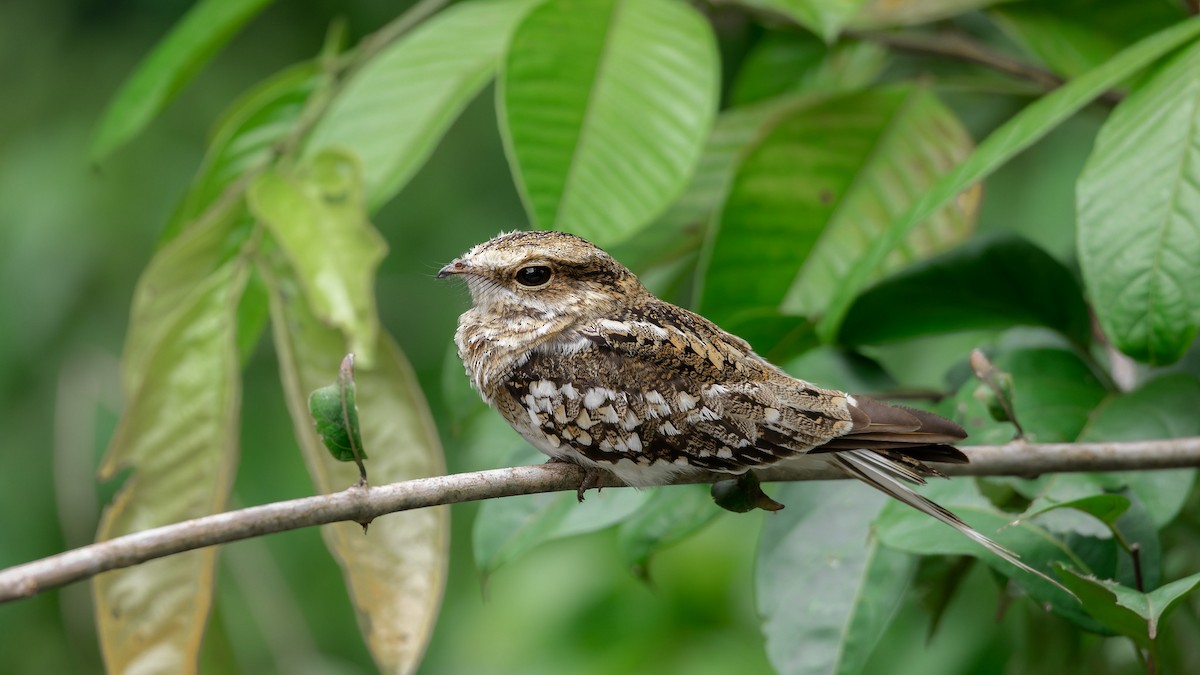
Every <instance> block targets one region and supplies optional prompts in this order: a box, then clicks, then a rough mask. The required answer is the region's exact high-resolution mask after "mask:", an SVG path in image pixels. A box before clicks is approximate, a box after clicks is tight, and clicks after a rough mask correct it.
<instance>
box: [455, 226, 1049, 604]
mask: <svg viewBox="0 0 1200 675" xmlns="http://www.w3.org/2000/svg"><path fill="white" fill-rule="evenodd" d="M437 276H438V278H444V277H448V276H461V277H462V278H463V279H465V280H466V282H467V285H468V287H469V288H470V291H471V297H472V300H473V302H474V306H473V307H472V308H471V309H469V310H468V311H467V312H465V313H464V314H463V315H462V316H461V317H460V318H459V322H458V331H457V332H456V333H455V336H454V340H455V343H456V344H457V346H458V354H459V357H460V358H462V361H463V363H464V365H465V366H466V369H467V374H468V375H469V376H470V378H471V383H472V385H473V386H474V387H475V389H476V390H478V391H479V393H480V395H481V396H482V397H483V399H484V400H485V401H486V402H487V403H488V404H489V405H491V406H492V407H493V408H495V409H496V410H497V411H499V412H500V414H501V415H503V416H504V418H505V419H506V420H508V422H509V423H510V424H511V425H512V426H513V427H514V428H515V429H516V430H517V431H518V432H520V434H521V435H522V436H524V437H525V438H526V439H527V440H528V441H529V442H530V443H532V444H533V445H534V446H536V447H537V448H538V449H539V450H541V451H542V452H544V453H546V454H547V455H550V456H551V457H552V458H556V459H559V460H564V461H570V462H574V463H576V464H579V465H581V466H582V467H583V468H584V469H585V471H586V472H587V476H588V477H587V478H585V480H584V483H583V484H582V485H581V486H580V488H579V497H580V499H582V498H583V492H584V490H586V489H587V488H588V487H592V486H594V485H595V479H596V477H597V475H598V471H597V470H604V471H609V472H612V473H613V474H616V476H617V477H618V478H620V479H621V480H622V481H624V482H625V483H626V484H628V485H633V486H638V485H655V484H661V483H664V482H669V481H670V479H671V478H673V477H676V476H678V475H680V474H684V473H687V472H695V471H702V470H703V471H715V472H722V473H729V474H743V473H745V472H746V471H748V470H750V469H754V468H758V467H764V466H767V465H770V464H775V463H777V462H782V461H785V460H796V459H797V458H799V459H800V460H801V461H810V462H826V463H829V464H832V465H834V466H836V467H838V468H839V469H841V470H843V471H845V472H846V473H847V474H849V475H850V476H852V477H854V478H857V479H859V480H861V481H863V482H865V483H867V484H868V485H870V486H872V487H874V488H876V489H878V490H881V491H882V492H884V493H886V494H888V495H890V496H891V497H894V498H896V499H898V500H900V501H902V502H904V503H905V504H908V505H910V506H912V507H914V508H916V509H918V510H920V511H922V512H924V513H926V514H929V515H931V516H933V517H934V518H937V519H938V520H941V521H942V522H944V523H947V524H949V525H950V526H951V527H954V528H955V529H957V530H959V531H960V532H962V533H964V534H965V535H967V536H968V537H970V538H971V539H974V540H975V541H977V542H979V543H980V544H982V545H983V546H985V547H987V548H988V549H990V550H992V551H993V552H995V553H997V554H999V555H1000V556H1002V557H1003V558H1005V559H1007V560H1009V561H1010V562H1012V563H1013V564H1016V565H1018V566H1020V567H1022V568H1023V569H1026V570H1028V571H1031V572H1034V573H1035V574H1037V575H1038V576H1040V577H1042V578H1046V577H1045V575H1043V574H1042V573H1040V572H1038V571H1036V570H1033V569H1031V568H1029V567H1028V566H1026V565H1025V564H1023V563H1021V562H1020V561H1019V560H1017V559H1016V556H1015V554H1013V553H1012V552H1011V551H1009V550H1007V549H1005V548H1004V547H1002V546H1000V545H999V544H997V543H995V542H993V541H992V540H991V539H988V538H987V537H985V536H984V535H982V534H980V533H978V532H976V531H975V530H974V529H972V528H971V527H970V526H969V525H967V524H966V523H964V522H963V521H961V520H959V519H958V518H957V517H956V516H955V515H954V514H952V513H950V512H949V511H947V510H946V509H944V508H942V507H941V506H938V505H937V504H935V503H934V502H932V501H930V500H929V499H926V498H925V497H923V496H921V495H919V494H917V493H916V492H914V491H913V490H912V489H911V488H910V487H909V485H908V484H920V483H923V482H924V477H926V476H930V475H936V474H937V472H936V471H935V470H933V469H932V468H930V467H928V466H927V465H926V464H925V463H924V462H925V461H937V462H954V463H962V462H966V461H967V457H966V456H965V455H964V454H963V453H961V452H960V451H958V450H957V449H956V448H954V447H953V446H952V445H951V444H952V443H955V442H956V441H960V440H962V439H963V438H965V437H966V432H964V431H963V429H962V428H961V427H959V426H958V425H957V424H955V423H953V422H951V421H949V420H946V419H943V418H941V417H939V416H937V415H934V414H931V413H927V412H924V411H920V410H912V409H908V408H899V407H893V406H889V405H886V404H883V403H879V402H877V401H874V400H871V399H868V398H864V397H861V396H853V395H851V394H847V393H844V392H841V391H835V390H832V389H823V388H820V387H818V386H816V385H814V384H811V383H809V382H805V381H804V380H800V379H796V378H794V377H792V376H790V375H788V374H787V373H785V372H783V371H782V370H780V369H779V368H777V367H775V366H774V365H772V364H770V363H768V362H767V361H766V360H764V359H763V358H762V357H760V356H758V355H757V354H755V353H754V351H753V350H752V349H751V348H750V345H749V344H747V343H746V342H745V341H744V340H742V339H741V338H738V337H735V336H733V335H730V334H729V333H726V332H725V331H723V330H721V329H720V328H718V327H717V326H716V325H715V324H713V323H712V322H710V321H709V320H707V319H705V318H704V317H702V316H699V315H697V314H695V313H693V312H690V311H688V310H686V309H682V308H680V307H676V306H675V305H672V304H670V303H667V302H664V301H662V300H660V299H658V298H657V297H655V296H654V295H653V294H651V293H650V292H649V291H648V290H646V289H645V287H643V286H642V284H641V283H640V282H639V281H638V279H637V277H636V276H634V274H633V273H632V272H630V271H629V270H628V269H626V268H625V267H624V266H622V265H621V264H620V263H618V262H617V261H616V260H614V259H613V258H612V257H611V256H610V255H608V254H607V253H605V252H604V251H603V250H601V249H600V248H599V247H597V246H595V245H593V244H592V243H590V242H588V241H586V240H585V239H582V238H580V237H577V236H575V235H571V234H565V233H562V232H547V231H534V232H513V233H510V234H504V235H501V236H499V237H496V238H495V239H492V240H491V241H488V242H485V243H483V244H480V245H478V246H476V247H474V248H472V249H471V250H470V251H468V252H467V253H466V254H465V255H463V256H462V257H460V258H457V259H455V260H454V261H453V262H451V263H450V264H448V265H446V266H445V267H443V268H442V269H441V271H440V272H438V275H437ZM1052 583H1053V582H1052Z"/></svg>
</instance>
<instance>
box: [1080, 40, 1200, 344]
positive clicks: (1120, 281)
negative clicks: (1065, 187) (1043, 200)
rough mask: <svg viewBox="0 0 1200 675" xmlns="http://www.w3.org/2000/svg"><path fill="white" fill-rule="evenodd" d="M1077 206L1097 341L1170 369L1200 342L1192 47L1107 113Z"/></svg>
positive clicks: (1197, 88) (1199, 187) (1199, 102)
mask: <svg viewBox="0 0 1200 675" xmlns="http://www.w3.org/2000/svg"><path fill="white" fill-rule="evenodd" d="M1194 23H1195V22H1191V23H1189V24H1188V25H1194ZM1130 167H1136V170H1130ZM1077 199H1078V213H1079V228H1078V241H1079V263H1080V267H1081V268H1082V270H1083V279H1084V282H1085V283H1086V285H1087V288H1088V294H1089V296H1090V297H1091V300H1092V307H1093V308H1094V309H1095V311H1096V317H1097V318H1098V319H1099V321H1100V326H1101V327H1102V328H1103V329H1104V332H1105V334H1106V335H1108V337H1109V338H1110V339H1111V340H1112V342H1113V344H1114V346H1116V347H1117V348H1118V349H1120V350H1121V351H1123V352H1125V353H1126V354H1128V355H1130V356H1132V357H1133V358H1135V359H1138V360H1139V361H1145V362H1147V363H1156V364H1160V363H1171V362H1173V361H1176V360H1178V359H1179V357H1181V356H1182V355H1183V353H1184V351H1186V350H1187V349H1188V347H1189V346H1191V344H1192V342H1193V341H1194V340H1195V339H1196V335H1197V333H1200V294H1198V293H1196V289H1197V288H1200V266H1197V265H1196V261H1197V260H1200V43H1197V44H1194V45H1192V46H1191V47H1189V48H1188V49H1185V50H1184V51H1182V52H1181V53H1179V54H1178V55H1177V56H1176V57H1174V58H1172V59H1171V60H1170V61H1168V62H1167V63H1166V64H1164V65H1163V67H1161V68H1160V69H1158V70H1157V71H1156V72H1155V73H1154V75H1153V77H1151V78H1150V79H1149V80H1148V81H1147V82H1145V84H1144V85H1143V86H1141V87H1138V88H1137V89H1136V90H1135V91H1134V92H1133V93H1132V94H1131V95H1130V96H1129V98H1127V99H1126V100H1125V101H1124V102H1123V103H1121V105H1120V106H1118V107H1117V109H1116V110H1114V111H1113V114H1112V116H1111V117H1109V119H1108V121H1107V122H1106V123H1105V125H1104V127H1103V128H1102V129H1101V130H1100V135H1099V136H1098V137H1097V139H1096V147H1095V149H1094V150H1093V151H1092V155H1091V157H1090V158H1089V159H1088V162H1087V165H1086V166H1085V167H1084V170H1083V174H1082V175H1081V176H1080V177H1079V188H1078V194H1077Z"/></svg>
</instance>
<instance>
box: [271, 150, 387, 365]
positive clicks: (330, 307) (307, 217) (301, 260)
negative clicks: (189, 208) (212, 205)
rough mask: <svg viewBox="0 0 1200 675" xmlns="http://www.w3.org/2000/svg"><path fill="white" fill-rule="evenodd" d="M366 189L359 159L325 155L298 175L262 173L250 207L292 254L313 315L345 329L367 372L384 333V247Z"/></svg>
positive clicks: (314, 159) (312, 161)
mask: <svg viewBox="0 0 1200 675" xmlns="http://www.w3.org/2000/svg"><path fill="white" fill-rule="evenodd" d="M362 190H363V185H362V175H361V172H360V170H359V167H358V165H357V163H356V161H355V159H354V157H352V156H349V155H346V154H344V153H340V152H336V151H328V152H324V153H321V154H319V155H316V156H315V157H313V158H312V160H311V162H310V163H309V164H308V165H306V166H304V167H302V168H301V169H300V170H298V171H297V172H296V173H295V174H292V175H288V174H285V173H284V172H283V171H281V170H271V171H267V172H265V173H263V174H262V175H261V176H259V177H258V178H257V179H256V180H255V181H254V184H253V185H252V186H251V187H250V193H249V202H250V209H251V211H253V212H254V215H255V217H257V218H258V219H259V220H260V221H262V222H263V223H264V224H265V225H266V226H267V227H268V228H269V229H270V231H271V234H272V235H273V236H274V238H275V240H276V241H277V242H278V243H279V245H280V247H281V248H282V249H283V252H284V253H285V254H286V255H287V257H288V259H289V261H290V263H291V265H292V266H293V268H294V269H295V273H296V275H297V277H298V278H299V281H300V283H301V285H302V286H303V287H304V292H305V295H306V297H307V299H308V302H309V303H310V304H311V305H312V308H313V312H314V313H315V314H316V315H317V316H318V317H320V318H321V320H322V321H325V322H326V323H328V324H329V325H331V326H335V327H337V328H338V329H340V330H342V331H343V332H344V333H345V334H346V336H347V339H348V340H349V343H350V351H352V352H354V353H355V354H357V355H358V356H359V358H360V360H361V362H362V364H363V365H365V366H370V365H371V361H372V359H373V358H374V353H373V352H372V351H371V350H372V349H373V348H374V345H375V341H376V335H377V334H378V332H379V317H378V315H377V313H376V308H375V293H374V288H375V269H376V268H377V267H378V265H379V262H380V261H381V260H383V258H384V256H385V255H386V254H387V243H386V242H385V241H384V240H383V237H381V236H380V235H379V233H378V232H377V231H376V230H375V228H373V227H372V226H371V224H370V222H368V221H367V216H366V205H365V203H364V199H363V193H362Z"/></svg>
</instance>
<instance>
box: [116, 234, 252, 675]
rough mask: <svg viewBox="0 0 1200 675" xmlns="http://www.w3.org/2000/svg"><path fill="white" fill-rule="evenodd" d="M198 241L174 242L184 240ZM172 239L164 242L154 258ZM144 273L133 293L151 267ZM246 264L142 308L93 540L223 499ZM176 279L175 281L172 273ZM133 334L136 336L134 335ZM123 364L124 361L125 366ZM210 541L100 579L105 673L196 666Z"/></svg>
mask: <svg viewBox="0 0 1200 675" xmlns="http://www.w3.org/2000/svg"><path fill="white" fill-rule="evenodd" d="M192 239H194V238H188V239H185V238H182V237H181V238H180V239H177V240H176V243H177V244H179V245H180V246H182V245H186V244H188V243H191V241H192ZM180 246H174V247H172V248H171V249H169V250H164V251H163V252H162V253H160V254H159V256H158V257H156V261H158V265H161V264H162V262H161V261H162V260H163V259H165V258H170V257H173V256H174V255H176V254H177V253H178V251H179V248H180ZM158 265H156V264H155V263H152V264H151V267H150V269H149V270H147V272H146V274H145V275H143V280H142V281H143V283H142V286H141V289H142V290H143V291H146V290H147V285H148V283H149V281H150V280H151V278H152V277H154V278H155V281H158V282H166V281H167V280H166V279H165V278H164V277H163V276H162V275H161V274H158V273H156V272H155V270H156V269H157V268H158ZM246 276H247V267H246V264H245V262H244V261H242V260H232V261H229V262H226V263H225V264H224V265H222V266H221V267H220V268H218V269H216V270H214V271H212V272H208V273H206V274H204V275H202V276H198V277H196V278H192V279H190V284H189V286H188V288H187V289H186V292H184V291H183V289H179V288H174V287H170V286H159V288H161V290H162V291H163V292H164V293H167V294H169V295H172V296H175V297H176V298H178V299H179V300H180V304H179V305H178V306H175V307H172V308H171V309H172V310H173V311H170V312H162V311H157V310H161V309H162V308H161V307H158V308H157V310H156V311H154V312H152V313H149V312H147V313H143V314H142V315H141V316H140V321H142V322H143V323H140V324H135V325H134V327H133V329H132V332H131V335H130V340H129V344H135V343H136V344H139V345H143V346H145V348H146V349H147V350H148V351H147V352H146V353H143V354H139V355H138V357H139V365H138V366H137V367H136V368H135V370H136V371H137V372H138V374H137V376H136V377H135V378H133V379H132V380H130V379H127V382H131V383H132V384H133V387H132V388H131V389H127V390H126V396H127V399H126V400H127V403H126V409H125V411H124V413H123V414H122V417H121V423H120V425H119V426H118V427H117V431H116V433H115V434H114V436H113V439H112V442H111V444H110V445H109V449H108V453H107V454H106V456H105V458H104V462H103V464H102V465H101V467H100V476H101V478H111V477H113V476H114V475H115V474H116V473H117V472H118V471H121V470H122V469H125V468H130V469H133V473H132V475H131V476H130V477H129V478H128V479H127V480H126V482H125V484H124V486H123V487H122V488H121V490H120V492H118V493H117V496H116V497H115V498H114V499H113V502H112V504H110V505H109V506H108V508H106V509H105V511H104V515H103V517H102V518H101V522H100V528H99V532H98V534H97V539H98V540H104V539H111V538H113V537H117V536H120V535H123V534H129V533H131V532H137V531H139V530H144V529H148V528H151V527H156V526H160V525H167V524H170V523H174V522H179V521H183V520H188V519H190V518H198V517H200V516H206V515H209V514H212V513H215V512H218V511H221V510H222V509H223V508H224V507H225V502H226V499H227V498H228V496H229V490H230V486H231V484H232V482H233V475H234V466H235V463H236V461H237V449H238V422H239V412H240V409H241V406H240V403H241V381H240V377H239V375H240V371H239V366H240V361H239V358H238V350H237V341H236V324H235V321H236V315H237V307H238V300H239V297H240V295H241V291H242V288H243V287H244V285H245V281H246ZM172 281H176V282H181V281H182V278H180V277H177V278H175V279H173V280H172ZM139 335H140V336H141V337H140V338H139V339H137V340H135V339H134V338H135V336H139ZM125 365H126V369H127V372H129V370H130V366H131V364H129V363H126V364H125ZM215 559H216V549H215V548H206V549H202V550H199V551H190V552H187V553H182V554H179V555H175V556H171V557H169V558H164V559H161V560H155V561H152V562H149V563H146V564H144V565H139V566H137V567H132V568H129V569H123V570H115V571H112V572H107V573H105V574H102V575H100V576H98V577H96V579H95V581H94V583H93V591H94V597H95V602H96V619H97V629H98V631H99V633H100V643H101V647H102V649H103V652H104V660H105V666H106V667H107V669H108V670H109V672H114V673H132V672H150V671H154V672H195V669H196V660H197V658H198V654H199V650H200V639H201V636H202V635H203V633H204V625H205V621H206V620H207V618H208V610H209V607H210V605H211V603H212V590H213V588H212V584H213V574H214V567H215V564H214V562H215Z"/></svg>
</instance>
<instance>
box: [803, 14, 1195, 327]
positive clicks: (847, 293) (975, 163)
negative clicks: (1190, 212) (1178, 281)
mask: <svg viewBox="0 0 1200 675" xmlns="http://www.w3.org/2000/svg"><path fill="white" fill-rule="evenodd" d="M1197 35H1200V18H1193V19H1189V20H1187V21H1184V22H1181V23H1179V24H1177V25H1175V26H1172V27H1170V28H1167V29H1165V30H1163V31H1161V32H1158V33H1155V34H1154V35H1151V36H1150V37H1148V38H1146V39H1144V40H1142V41H1140V42H1138V43H1137V44H1134V45H1133V46H1131V47H1128V48H1127V49H1125V50H1124V51H1122V52H1121V53H1120V54H1118V55H1117V56H1116V57H1114V58H1112V59H1111V60H1109V61H1106V62H1105V63H1104V64H1103V65H1101V66H1099V67H1097V68H1095V69H1093V70H1090V71H1088V72H1087V73H1086V74H1084V75H1081V76H1080V77H1078V78H1076V79H1074V80H1072V81H1070V82H1068V83H1067V84H1065V85H1063V86H1062V87H1059V88H1058V89H1056V90H1055V91H1053V92H1052V93H1050V94H1047V95H1046V96H1044V97H1042V98H1041V99H1039V100H1037V101H1035V102H1034V103H1032V104H1030V105H1029V106H1027V107H1026V108H1025V109H1024V110H1022V111H1021V112H1020V113H1018V114H1017V115H1015V116H1014V117H1013V118H1012V119H1010V120H1009V121H1008V122H1005V123H1004V124H1003V125H1001V126H1000V127H999V128H998V129H996V130H995V131H993V132H992V134H991V135H990V136H988V138H987V139H986V140H984V142H982V143H980V144H979V147H978V148H976V150H975V152H974V153H973V154H971V156H970V157H968V158H967V159H966V161H964V162H962V163H961V164H959V165H958V167H957V168H956V169H954V170H953V171H951V172H949V173H947V174H946V175H944V176H942V177H941V178H940V179H938V181H937V182H936V183H935V184H934V185H933V186H932V187H930V188H929V189H928V190H927V191H925V193H924V194H923V195H921V197H920V198H919V199H917V200H916V202H915V203H914V204H913V205H912V206H911V208H909V209H908V210H907V211H905V213H904V215H902V216H900V217H899V218H895V219H893V220H892V222H891V223H890V224H889V225H888V226H887V227H886V228H885V229H884V230H882V232H881V233H880V235H879V236H878V237H875V238H874V239H873V240H872V241H871V243H870V245H869V246H867V248H866V249H865V250H864V251H863V253H862V255H861V257H860V258H859V259H858V261H857V262H856V263H855V264H854V266H853V267H852V268H851V269H850V271H849V273H848V274H847V276H846V277H845V278H844V279H843V280H842V283H841V284H840V285H839V286H838V287H837V289H836V291H835V293H834V297H833V299H832V300H831V301H830V303H829V305H828V308H827V311H826V312H825V315H824V316H822V317H821V322H820V324H819V325H818V333H819V334H820V335H821V337H822V338H823V339H826V340H832V339H833V337H834V336H836V335H837V332H838V328H839V326H840V324H841V322H842V319H843V318H844V317H845V315H846V311H847V310H848V309H849V308H850V304H851V302H853V300H854V298H855V296H857V295H858V293H859V292H860V291H861V290H862V288H863V287H864V286H865V285H866V283H867V282H868V280H869V279H870V278H871V276H872V275H873V274H876V273H877V270H878V269H879V267H880V266H881V265H882V264H883V263H884V261H885V260H886V259H887V257H888V256H889V255H890V254H891V253H892V252H893V251H894V250H896V249H897V248H898V247H899V246H900V245H901V243H902V242H904V241H905V240H906V239H907V238H908V237H909V235H910V233H911V232H912V231H913V229H914V228H915V227H917V226H918V225H919V224H921V223H924V222H925V221H926V220H928V218H929V217H930V216H931V215H933V214H934V213H936V212H937V211H938V210H939V209H941V208H943V207H944V206H945V205H946V204H948V203H950V202H951V200H953V199H955V198H956V197H957V196H958V195H959V194H960V193H961V192H962V191H963V190H965V189H966V188H968V187H970V186H972V185H975V184H976V183H978V182H979V181H981V180H983V179H984V178H986V177H987V176H989V175H990V174H991V173H992V172H994V171H995V170H996V169H997V168H999V167H1000V166H1001V165H1003V164H1004V163H1005V162H1007V161H1008V160H1009V159H1011V158H1012V157H1013V156H1014V155H1016V154H1017V153H1019V152H1021V151H1022V150H1024V149H1025V148H1027V147H1029V146H1030V145H1032V144H1033V143H1035V142H1036V141H1038V140H1039V139H1041V138H1042V137H1044V136H1045V135H1046V134H1048V133H1049V132H1050V131H1051V130H1052V129H1054V128H1055V127H1057V126H1058V125H1059V124H1060V123H1062V122H1063V120H1065V119H1067V118H1068V117H1070V116H1071V115H1073V114H1075V113H1076V112H1078V111H1079V110H1080V109H1081V108H1083V107H1084V106H1085V105H1087V104H1088V103H1090V102H1091V101H1092V100H1094V99H1095V98H1096V97H1097V96H1099V95H1100V94H1102V93H1104V92H1105V91H1107V90H1108V89H1110V88H1111V87H1112V86H1113V85H1115V84H1116V83H1118V82H1120V81H1122V80H1124V79H1125V78H1127V77H1129V76H1130V75H1132V74H1133V73H1135V72H1137V71H1138V70H1141V69H1142V68H1144V67H1146V66H1147V65H1149V64H1150V63H1153V62H1154V61H1155V60H1156V59H1158V58H1160V57H1162V56H1163V55H1164V54H1166V53H1168V52H1170V51H1171V50H1173V49H1175V48H1177V47H1179V46H1180V45H1183V44H1186V43H1187V42H1189V41H1190V40H1192V39H1194V38H1195V37H1196V36H1197ZM1085 267H1086V266H1085ZM1085 279H1086V276H1085Z"/></svg>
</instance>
